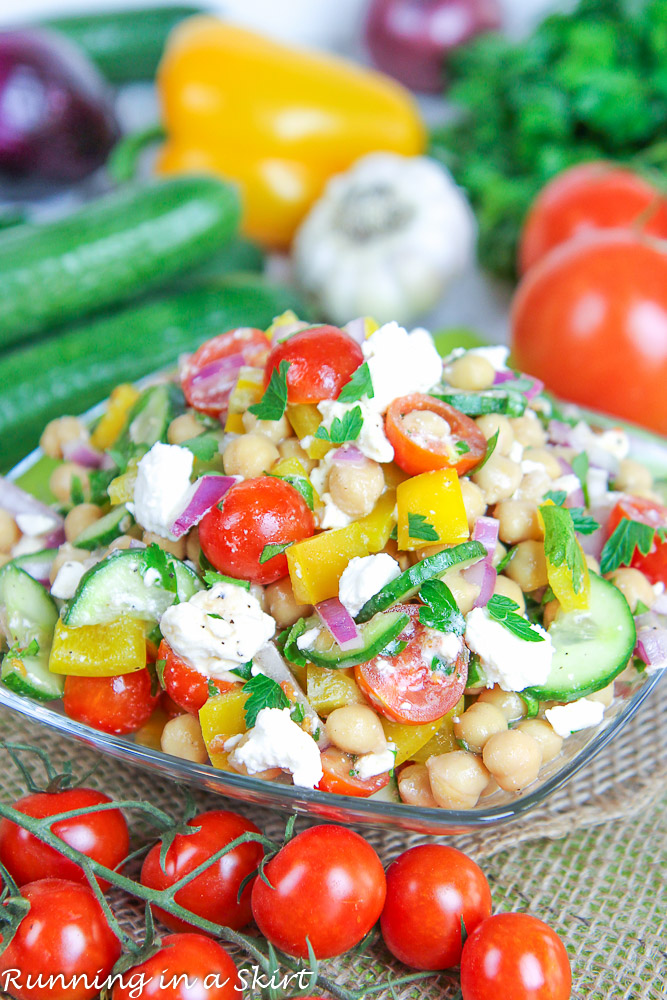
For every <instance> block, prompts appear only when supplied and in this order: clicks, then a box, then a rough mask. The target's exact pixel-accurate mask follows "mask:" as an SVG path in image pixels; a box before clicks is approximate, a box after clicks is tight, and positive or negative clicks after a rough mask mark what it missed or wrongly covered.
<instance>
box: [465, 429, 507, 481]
mask: <svg viewBox="0 0 667 1000" xmlns="http://www.w3.org/2000/svg"><path fill="white" fill-rule="evenodd" d="M499 434H500V427H499V428H498V430H497V431H496V433H495V434H494V435H493V436H492V437H490V438H489V440H488V441H487V442H486V453H485V455H484V458H483V459H482V460H481V461H480V462H478V463H477V465H476V466H475V467H474V468H473V469H471V470H470V473H471V474H472V473H475V472H479V470H480V469H483V468H484V466H485V465H486V463H487V462H488V461H489V459H490V458H491V456H492V455H493V453H494V451H495V450H496V445H497V444H498V435H499Z"/></svg>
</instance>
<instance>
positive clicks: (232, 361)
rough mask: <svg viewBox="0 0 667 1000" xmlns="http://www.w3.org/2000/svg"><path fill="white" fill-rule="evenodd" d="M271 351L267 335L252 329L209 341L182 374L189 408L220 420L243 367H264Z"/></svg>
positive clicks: (228, 333) (242, 328)
mask: <svg viewBox="0 0 667 1000" xmlns="http://www.w3.org/2000/svg"><path fill="white" fill-rule="evenodd" d="M270 347H271V342H270V340H269V338H268V337H267V336H266V334H265V333H264V331H263V330H257V329H255V328H254V327H251V326H240V327H238V328H237V329H236V330H228V331H227V333H220V334H218V336H217V337H212V338H211V340H207V341H206V343H204V344H202V345H201V347H200V348H199V349H198V350H196V351H195V352H194V354H193V355H191V357H189V358H188V360H187V361H186V362H185V365H184V366H183V370H182V371H181V387H182V389H183V394H184V395H185V398H186V400H187V402H188V404H189V405H190V406H194V408H195V409H196V410H199V412H200V413H207V414H208V415H209V416H210V417H219V416H220V415H221V414H222V413H224V412H225V410H226V409H227V403H228V402H229V396H230V394H231V391H232V389H233V388H234V386H235V385H236V380H237V378H238V374H239V368H240V367H241V365H254V366H255V367H259V366H261V365H263V364H264V360H265V358H266V354H267V351H268V350H269V348H270ZM219 362H225V363H224V364H219Z"/></svg>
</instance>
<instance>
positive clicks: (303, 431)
mask: <svg viewBox="0 0 667 1000" xmlns="http://www.w3.org/2000/svg"><path fill="white" fill-rule="evenodd" d="M287 419H288V420H289V422H290V425H291V427H292V430H293V431H294V433H295V434H296V436H297V437H298V439H299V441H301V447H302V448H303V450H304V451H305V452H306V454H307V455H308V458H312V459H315V460H316V461H319V460H320V459H321V458H324V456H325V455H326V453H327V452H328V451H330V449H331V445H330V444H329V443H328V442H327V441H320V440H319V439H318V438H315V437H314V436H313V435H314V434H315V431H316V430H317V428H318V427H319V426H320V424H321V423H322V414H321V413H320V411H319V410H318V409H317V407H316V406H315V404H314V403H291V404H290V405H289V406H288V407H287ZM304 438H306V439H307V442H306V444H305V445H304V443H303V441H304ZM311 438H312V440H311Z"/></svg>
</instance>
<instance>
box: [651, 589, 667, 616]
mask: <svg viewBox="0 0 667 1000" xmlns="http://www.w3.org/2000/svg"><path fill="white" fill-rule="evenodd" d="M653 610H654V611H655V613H656V614H657V615H667V591H663V592H662V594H660V595H659V596H658V597H656V599H655V604H654V605H653Z"/></svg>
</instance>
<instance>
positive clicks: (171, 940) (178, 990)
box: [111, 934, 243, 1000]
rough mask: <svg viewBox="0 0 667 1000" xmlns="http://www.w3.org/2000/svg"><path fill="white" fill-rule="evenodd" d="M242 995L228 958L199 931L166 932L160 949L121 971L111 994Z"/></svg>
mask: <svg viewBox="0 0 667 1000" xmlns="http://www.w3.org/2000/svg"><path fill="white" fill-rule="evenodd" d="M242 995H243V994H242V984H241V980H240V977H239V974H238V971H237V968H236V966H235V965H234V963H233V962H232V960H231V958H230V957H229V955H228V954H227V952H226V951H225V949H224V948H222V947H221V946H220V945H219V944H218V943H217V941H213V940H212V939H211V938H209V937H205V936H204V935H203V934H167V935H166V937H164V938H163V939H162V947H161V948H160V950H159V951H158V952H156V954H155V955H153V956H152V957H151V958H149V959H147V960H146V961H145V962H142V963H141V965H135V966H134V968H133V969H130V970H129V972H126V973H124V974H123V976H122V979H121V980H120V981H118V982H116V984H115V985H114V987H113V991H112V993H111V997H112V1000H194V998H195V997H196V998H197V1000H239V997H241V996H242Z"/></svg>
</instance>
